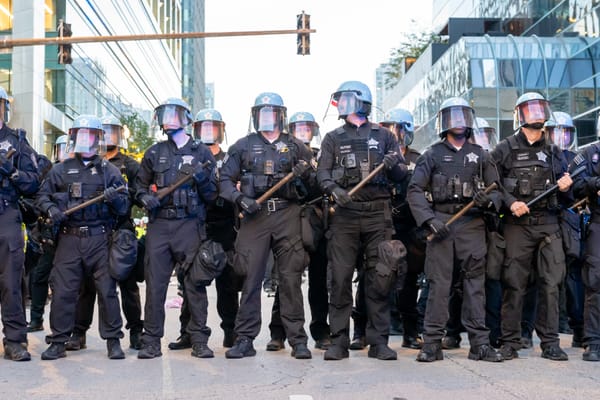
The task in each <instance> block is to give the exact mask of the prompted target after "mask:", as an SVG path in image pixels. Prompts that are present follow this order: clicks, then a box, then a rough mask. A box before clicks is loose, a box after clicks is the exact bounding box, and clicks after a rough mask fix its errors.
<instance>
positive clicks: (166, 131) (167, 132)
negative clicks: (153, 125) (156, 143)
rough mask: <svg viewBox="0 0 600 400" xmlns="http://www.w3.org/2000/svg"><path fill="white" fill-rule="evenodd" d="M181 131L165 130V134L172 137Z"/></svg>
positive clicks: (178, 129)
mask: <svg viewBox="0 0 600 400" xmlns="http://www.w3.org/2000/svg"><path fill="white" fill-rule="evenodd" d="M181 130H183V128H176V129H165V131H164V132H165V133H166V134H167V135H169V136H172V135H174V134H176V133H177V132H179V131H181Z"/></svg>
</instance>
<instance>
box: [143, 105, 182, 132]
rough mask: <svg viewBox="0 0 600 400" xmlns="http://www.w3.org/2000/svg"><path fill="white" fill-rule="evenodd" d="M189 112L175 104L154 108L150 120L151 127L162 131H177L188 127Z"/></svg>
mask: <svg viewBox="0 0 600 400" xmlns="http://www.w3.org/2000/svg"><path fill="white" fill-rule="evenodd" d="M190 121H191V118H190V116H189V112H188V111H187V110H186V109H185V108H183V107H181V106H179V105H176V104H164V105H161V106H159V107H157V108H156V110H155V111H154V116H153V118H152V126H153V127H160V128H161V129H162V130H163V131H167V130H177V129H180V128H185V127H186V126H188V125H189V123H190Z"/></svg>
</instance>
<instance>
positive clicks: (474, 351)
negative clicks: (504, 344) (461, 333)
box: [469, 344, 504, 362]
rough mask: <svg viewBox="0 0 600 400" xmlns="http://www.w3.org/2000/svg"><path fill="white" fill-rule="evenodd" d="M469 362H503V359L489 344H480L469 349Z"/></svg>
mask: <svg viewBox="0 0 600 400" xmlns="http://www.w3.org/2000/svg"><path fill="white" fill-rule="evenodd" d="M469 360H476V361H478V360H481V361H489V362H500V361H504V358H503V357H502V354H501V353H500V352H499V351H497V350H496V349H494V348H493V347H492V346H490V345H489V344H482V345H481V346H474V347H471V349H470V350H469Z"/></svg>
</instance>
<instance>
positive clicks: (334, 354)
mask: <svg viewBox="0 0 600 400" xmlns="http://www.w3.org/2000/svg"><path fill="white" fill-rule="evenodd" d="M349 356H350V354H349V353H348V349H347V348H345V347H343V346H341V345H339V344H332V345H331V346H329V348H328V349H327V350H326V351H325V354H323V359H325V360H329V361H331V360H335V361H337V360H342V359H344V358H348V357H349Z"/></svg>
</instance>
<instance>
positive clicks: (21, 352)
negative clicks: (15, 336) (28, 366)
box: [4, 339, 31, 361]
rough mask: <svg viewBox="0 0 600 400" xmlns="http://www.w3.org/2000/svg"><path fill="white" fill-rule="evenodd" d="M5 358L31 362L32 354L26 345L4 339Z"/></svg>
mask: <svg viewBox="0 0 600 400" xmlns="http://www.w3.org/2000/svg"><path fill="white" fill-rule="evenodd" d="M4 358H6V359H7V360H12V361H29V360H31V354H29V352H28V351H27V345H26V344H24V343H17V342H11V341H8V340H6V339H4Z"/></svg>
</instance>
